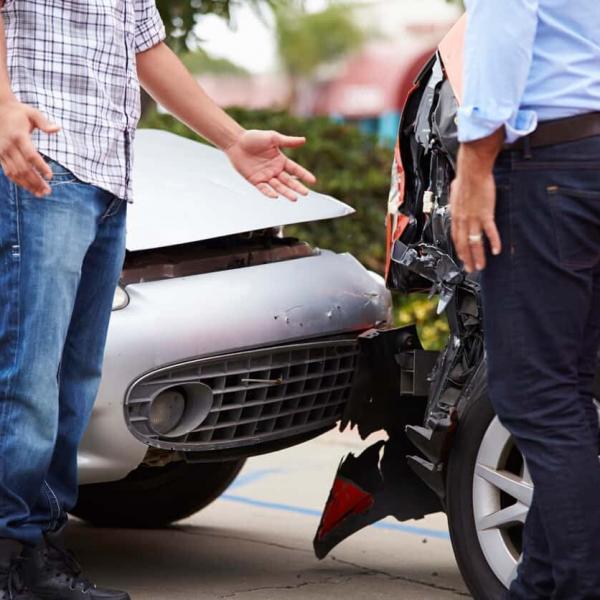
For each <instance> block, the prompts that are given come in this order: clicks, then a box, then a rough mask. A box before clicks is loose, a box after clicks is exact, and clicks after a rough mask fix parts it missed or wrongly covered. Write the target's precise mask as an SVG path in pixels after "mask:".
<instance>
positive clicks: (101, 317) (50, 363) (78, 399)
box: [0, 161, 126, 544]
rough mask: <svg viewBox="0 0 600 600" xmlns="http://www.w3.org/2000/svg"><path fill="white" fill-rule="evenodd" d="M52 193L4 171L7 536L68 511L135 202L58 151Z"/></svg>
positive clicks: (1, 248) (0, 388)
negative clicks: (73, 169) (93, 181)
mask: <svg viewBox="0 0 600 600" xmlns="http://www.w3.org/2000/svg"><path fill="white" fill-rule="evenodd" d="M48 162H49V164H50V166H51V168H52V171H53V172H54V178H53V179H52V181H51V188H52V193H51V195H49V196H47V197H46V198H43V199H40V198H36V197H35V196H33V195H31V194H30V193H28V192H27V191H25V190H24V189H22V188H20V187H18V186H16V185H15V184H14V183H12V182H11V181H10V180H9V179H8V178H7V177H6V176H5V175H4V173H3V172H2V171H1V170H0V538H12V539H17V540H20V541H22V542H24V543H27V544H36V543H38V542H39V541H40V540H41V536H42V533H43V531H46V530H54V529H56V528H58V527H60V526H61V525H62V524H63V523H64V521H65V520H66V512H67V511H69V510H70V509H71V508H73V506H74V504H75V502H76V498H77V448H78V445H79V442H80V440H81V437H82V435H83V433H84V431H85V428H86V426H87V423H88V420H89V417H90V415H91V411H92V407H93V404H94V400H95V397H96V394H97V391H98V385H99V382H100V372H101V366H102V360H103V354H104V346H105V341H106V333H107V329H108V322H109V319H110V314H111V308H112V301H113V296H114V292H115V288H116V285H117V283H118V279H119V276H120V273H121V268H122V266H123V260H124V254H125V215H126V205H125V203H124V202H122V201H121V200H119V199H117V198H115V197H114V196H112V195H111V194H109V193H108V192H105V191H103V190H100V189H98V188H96V187H94V186H92V185H88V184H85V183H83V182H81V181H79V180H78V179H76V178H75V176H74V175H73V174H72V173H70V172H69V171H67V170H66V169H64V168H63V167H61V166H60V165H59V164H57V163H55V162H53V161H48Z"/></svg>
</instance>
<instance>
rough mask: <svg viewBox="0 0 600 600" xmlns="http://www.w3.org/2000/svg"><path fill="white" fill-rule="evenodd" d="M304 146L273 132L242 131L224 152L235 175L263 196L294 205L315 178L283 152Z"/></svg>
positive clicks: (296, 140) (301, 141)
mask: <svg viewBox="0 0 600 600" xmlns="http://www.w3.org/2000/svg"><path fill="white" fill-rule="evenodd" d="M305 142H306V139H305V138H303V137H293V136H288V135H282V134H281V133H277V132H276V131H257V130H249V131H244V132H243V133H242V134H241V135H240V137H239V138H238V139H237V140H236V142H235V143H234V144H233V145H232V146H230V147H229V148H227V149H226V150H225V152H226V154H227V156H228V157H229V160H230V161H231V163H232V164H233V166H234V167H235V168H236V169H237V170H238V172H239V173H240V174H241V175H243V176H244V177H245V178H246V179H247V180H248V181H249V182H250V183H251V184H252V185H254V186H255V187H256V188H258V189H259V190H260V191H261V192H262V193H263V194H264V195H265V196H268V197H269V198H277V197H278V196H280V195H281V196H284V197H286V198H287V199H288V200H291V201H292V202H295V201H296V200H297V199H298V194H300V195H302V196H305V195H306V194H308V188H307V187H306V186H305V185H304V184H303V183H302V182H304V183H306V184H308V185H312V184H314V183H315V182H316V177H315V176H314V175H313V174H312V173H311V172H310V171H308V170H307V169H305V168H304V167H301V166H300V165H299V164H298V163H296V162H294V161H293V160H291V159H289V158H288V157H287V156H285V154H284V153H283V152H282V149H283V148H297V147H299V146H302V145H303V144H304V143H305Z"/></svg>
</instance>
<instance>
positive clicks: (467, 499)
mask: <svg viewBox="0 0 600 600" xmlns="http://www.w3.org/2000/svg"><path fill="white" fill-rule="evenodd" d="M490 457H491V458H490ZM506 475H508V476H509V477H510V478H512V479H510V480H508V479H505V480H504V481H508V483H510V482H512V481H516V482H517V489H518V492H517V493H516V495H515V496H513V495H510V494H508V493H506V492H505V491H503V489H502V488H507V489H511V488H510V486H508V487H507V486H506V485H504V484H502V483H500V485H499V486H498V485H496V482H497V481H500V482H502V481H503V480H502V479H494V478H495V477H496V478H497V477H500V478H502V477H506ZM491 481H492V482H495V483H494V484H491V483H490V482H491ZM532 492H533V486H532V484H531V479H530V478H529V473H528V471H527V469H526V468H525V465H524V463H523V457H522V455H521V454H520V452H519V451H518V450H517V448H516V446H515V445H514V442H513V440H512V438H511V436H510V434H509V433H508V431H506V429H505V428H504V427H503V426H502V425H501V423H500V421H499V420H498V419H497V417H496V416H495V414H494V411H493V409H492V406H491V404H490V402H489V400H488V398H487V396H483V397H481V398H479V399H477V400H475V401H474V402H473V403H472V404H471V405H470V406H468V407H467V409H466V410H465V412H464V413H463V415H462V417H461V419H460V421H459V425H458V429H457V431H456V435H455V438H454V443H453V446H452V450H451V454H450V457H449V461H448V470H447V481H446V512H447V515H448V525H449V529H450V537H451V540H452V546H453V548H454V552H455V556H456V561H457V563H458V566H459V569H460V571H461V574H462V576H463V578H464V580H465V583H466V584H467V587H468V588H469V590H470V592H471V594H472V595H473V597H474V598H475V600H500V599H501V598H502V597H503V595H504V594H505V592H506V588H507V587H508V586H509V585H510V582H511V581H512V579H513V578H514V576H515V574H516V567H517V562H518V560H519V557H520V554H521V549H522V534H523V524H524V522H525V518H526V515H527V511H528V509H529V505H530V502H531V494H532ZM506 509H508V510H506ZM502 510H504V511H505V512H503V513H500V511H502ZM509 511H510V512H509ZM490 519H495V520H490ZM505 521H506V522H505ZM496 523H497V526H496ZM492 524H494V526H492Z"/></svg>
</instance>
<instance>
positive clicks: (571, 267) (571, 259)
mask: <svg viewBox="0 0 600 600" xmlns="http://www.w3.org/2000/svg"><path fill="white" fill-rule="evenodd" d="M495 175H496V183H497V188H498V200H497V210H496V219H497V224H498V227H499V230H500V234H501V236H502V242H503V245H504V246H503V252H502V254H501V255H500V256H498V257H492V256H489V257H488V258H489V265H488V268H487V269H486V270H485V271H484V273H483V278H482V284H483V292H484V313H485V316H484V318H485V321H484V323H485V333H486V344H487V354H488V365H489V373H488V377H489V389H490V396H491V400H492V403H493V405H494V408H495V410H496V412H497V413H498V416H499V418H500V420H501V421H502V422H503V423H504V425H505V426H506V427H507V428H508V429H509V431H510V432H511V433H512V435H513V436H514V438H515V440H516V443H517V445H518V447H519V449H520V450H521V451H522V452H523V454H524V456H525V458H526V460H527V464H528V466H529V470H530V472H531V476H532V479H533V483H534V485H535V492H534V497H533V505H532V507H531V511H530V514H529V516H528V519H527V523H526V525H525V532H524V541H523V544H524V557H523V561H522V563H521V565H520V567H519V570H518V576H517V579H516V580H515V581H514V583H513V585H512V586H511V589H510V592H509V594H508V597H509V598H511V599H515V600H516V599H519V600H534V599H535V600H541V599H548V600H549V599H550V598H552V600H584V599H585V600H591V599H600V567H599V565H600V462H599V461H598V450H599V448H598V439H599V427H598V414H597V412H596V409H595V407H594V403H593V397H592V386H593V378H594V374H595V372H596V368H597V350H598V345H599V343H600V137H595V138H589V139H586V140H581V141H578V142H571V143H568V144H561V145H557V146H553V147H546V148H541V149H533V150H532V151H531V153H530V154H528V153H523V152H516V151H513V152H505V153H503V154H502V155H501V156H500V158H499V160H498V162H497V165H496V170H495Z"/></svg>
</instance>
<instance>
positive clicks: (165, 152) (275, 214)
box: [127, 129, 354, 251]
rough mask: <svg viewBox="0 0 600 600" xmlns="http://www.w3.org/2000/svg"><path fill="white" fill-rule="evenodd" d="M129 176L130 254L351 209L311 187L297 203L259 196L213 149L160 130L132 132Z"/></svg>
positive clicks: (331, 216) (338, 214)
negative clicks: (131, 179) (131, 190)
mask: <svg viewBox="0 0 600 600" xmlns="http://www.w3.org/2000/svg"><path fill="white" fill-rule="evenodd" d="M133 176H134V199H135V203H134V204H133V205H131V206H129V216H128V227H127V249H128V250H130V251H136V250H147V249H151V248H162V247H165V246H173V245H176V244H186V243H188V242H196V241H201V240H208V239H213V238H218V237H223V236H227V235H233V234H237V233H245V232H249V231H257V230H261V229H267V228H270V227H278V226H280V225H291V224H294V223H306V222H309V221H319V220H323V219H334V218H337V217H343V216H346V215H349V214H352V213H353V212H354V209H352V208H351V207H350V206H348V205H347V204H344V203H343V202H340V201H338V200H335V199H334V198H331V197H330V196H325V195H323V194H318V193H316V192H311V193H310V194H309V195H308V196H307V197H301V198H300V199H299V200H298V202H289V201H288V200H286V199H284V198H279V199H277V200H272V199H270V198H267V197H266V196H263V195H262V194H261V193H260V192H259V191H258V190H256V189H255V188H253V187H252V186H251V185H249V184H248V183H247V182H246V181H245V180H244V179H243V178H242V177H241V176H240V175H239V174H238V173H237V172H236V171H235V169H234V168H233V167H232V166H231V165H230V163H229V161H228V159H227V157H226V156H225V155H224V154H223V153H222V152H220V151H219V150H216V149H214V148H212V147H210V146H207V145H204V144H200V143H198V142H194V141H192V140H188V139H185V138H182V137H180V136H177V135H174V134H172V133H168V132H166V131H157V130H152V129H145V130H144V129H142V130H140V131H138V132H137V136H136V142H135V167H134V173H133Z"/></svg>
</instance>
